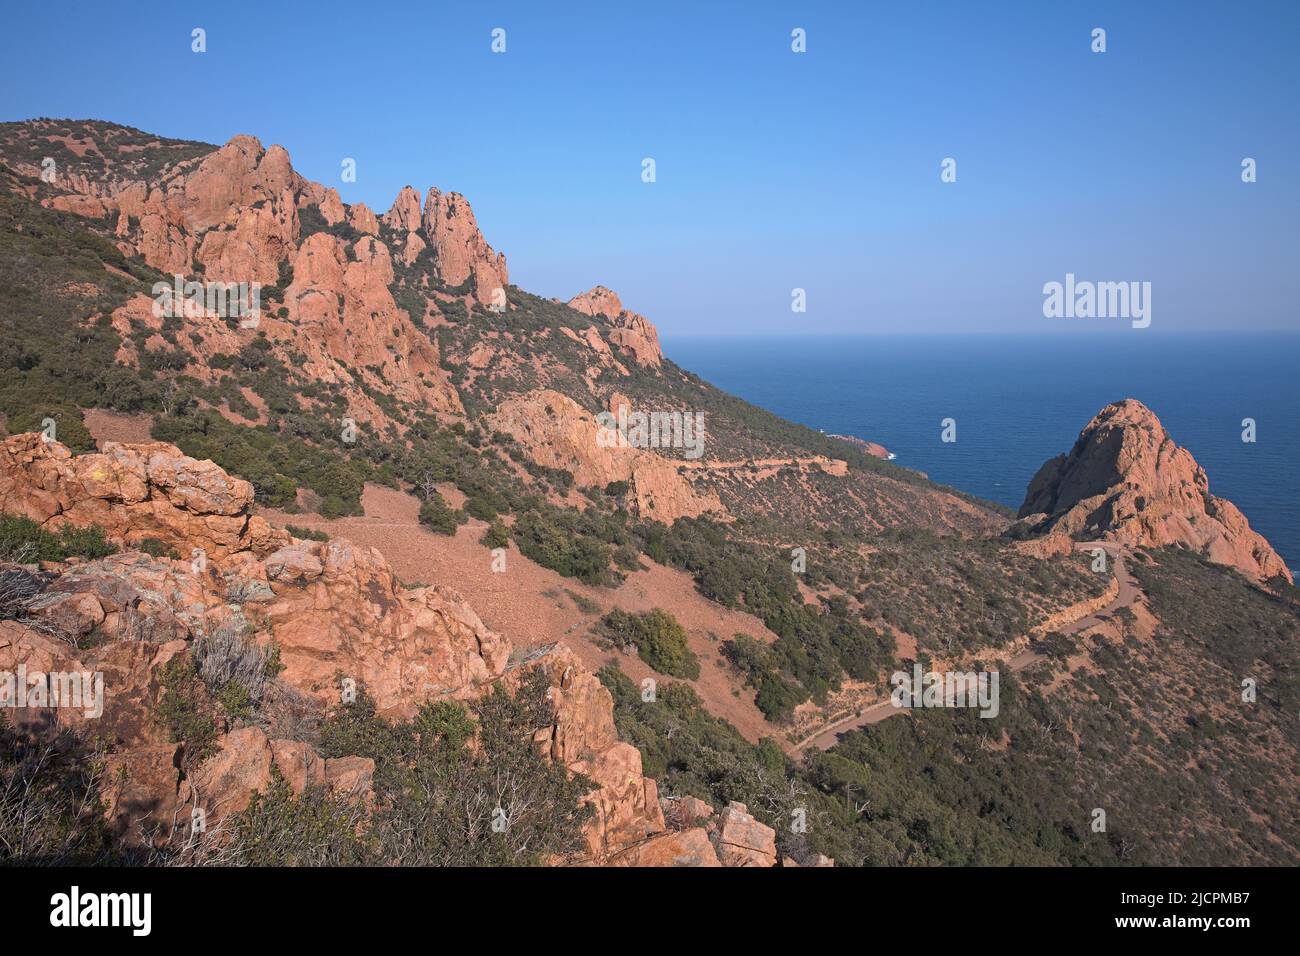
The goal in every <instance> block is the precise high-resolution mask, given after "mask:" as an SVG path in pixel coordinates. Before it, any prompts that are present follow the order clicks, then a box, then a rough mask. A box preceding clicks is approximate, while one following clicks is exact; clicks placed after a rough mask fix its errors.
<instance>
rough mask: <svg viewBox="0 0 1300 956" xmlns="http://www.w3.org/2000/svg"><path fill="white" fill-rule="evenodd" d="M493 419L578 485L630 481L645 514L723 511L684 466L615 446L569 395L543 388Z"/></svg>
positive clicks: (671, 516)
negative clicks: (570, 476) (688, 473)
mask: <svg viewBox="0 0 1300 956" xmlns="http://www.w3.org/2000/svg"><path fill="white" fill-rule="evenodd" d="M492 423H493V427H494V428H496V429H499V430H500V431H503V432H505V433H506V434H509V435H511V436H513V437H514V438H515V439H516V440H517V441H518V442H519V443H520V445H521V446H523V448H524V450H525V451H526V452H527V453H528V454H529V455H530V457H532V459H533V460H534V461H535V462H537V463H538V464H539V465H544V466H546V467H548V468H562V469H564V470H566V471H569V472H571V473H572V474H573V477H574V480H575V481H576V482H577V484H578V485H580V486H584V487H596V488H604V487H605V486H606V485H608V484H609V483H610V482H616V481H626V482H628V484H629V486H630V490H631V499H632V505H633V508H634V510H635V511H636V513H637V514H638V515H641V516H643V517H646V518H652V519H656V520H659V521H663V522H666V523H668V524H671V523H672V522H673V521H675V520H676V519H678V518H680V517H697V516H699V515H702V514H707V513H710V512H713V513H717V514H723V513H725V511H724V508H723V506H722V502H721V500H720V499H719V498H718V497H717V495H716V494H714V493H712V492H708V493H705V492H700V491H697V490H696V489H695V487H694V486H693V485H692V484H691V483H690V481H688V480H687V479H686V477H684V475H683V474H682V472H683V470H684V466H680V465H679V464H678V463H677V462H674V461H672V460H670V459H668V458H664V457H662V456H660V455H657V454H654V453H653V452H651V451H647V450H644V449H641V448H631V447H618V446H617V445H611V443H610V442H609V441H608V440H606V439H605V438H603V437H602V426H601V425H600V423H598V422H597V420H596V417H595V415H594V414H593V413H591V412H588V411H587V410H586V409H585V408H583V407H582V406H581V405H579V404H578V403H577V402H575V401H574V400H573V399H571V398H569V397H568V396H567V395H563V394H561V393H559V392H556V391H552V390H550V389H541V390H538V391H534V392H529V393H528V394H527V395H521V396H518V397H516V398H512V399H509V400H508V401H506V402H504V403H503V404H502V405H501V407H500V408H499V409H498V410H497V412H496V414H495V415H493V416H492ZM606 446H608V447H606Z"/></svg>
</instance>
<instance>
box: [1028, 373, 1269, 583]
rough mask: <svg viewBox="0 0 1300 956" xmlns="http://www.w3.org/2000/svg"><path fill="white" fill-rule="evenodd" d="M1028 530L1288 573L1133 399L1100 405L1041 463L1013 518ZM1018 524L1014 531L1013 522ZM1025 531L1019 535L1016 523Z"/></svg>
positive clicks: (1252, 572) (1260, 574)
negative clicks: (1173, 548) (1069, 443)
mask: <svg viewBox="0 0 1300 956" xmlns="http://www.w3.org/2000/svg"><path fill="white" fill-rule="evenodd" d="M1040 514H1041V515H1043V516H1044V517H1042V518H1040V519H1036V523H1035V524H1034V526H1033V528H1032V529H1030V530H1032V531H1033V532H1034V533H1037V534H1041V533H1043V532H1047V531H1052V532H1059V533H1061V534H1066V535H1069V536H1070V537H1072V538H1074V539H1075V540H1080V541H1082V540H1092V539H1098V538H1102V539H1106V540H1110V541H1118V542H1121V543H1123V544H1127V545H1133V546H1149V547H1161V546H1164V545H1183V546H1186V547H1188V548H1191V549H1192V550H1194V551H1196V552H1198V553H1200V554H1202V555H1204V556H1205V557H1206V558H1208V559H1209V560H1211V561H1215V562H1217V563H1219V564H1226V565H1231V566H1232V567H1235V568H1237V569H1238V570H1240V571H1241V572H1242V573H1243V574H1246V575H1247V576H1249V577H1251V578H1253V579H1266V578H1270V577H1273V576H1274V575H1282V576H1283V577H1284V578H1286V580H1288V581H1291V580H1292V575H1291V571H1290V570H1289V569H1288V568H1287V566H1286V564H1285V563H1284V562H1283V561H1282V559H1281V557H1279V556H1278V554H1277V552H1275V551H1274V550H1273V548H1272V546H1271V545H1270V544H1269V543H1268V542H1267V541H1266V540H1264V538H1263V537H1262V536H1261V535H1259V534H1257V533H1256V532H1254V531H1252V530H1251V528H1250V525H1249V523H1248V522H1247V521H1246V518H1245V516H1244V515H1243V514H1242V513H1241V512H1240V511H1238V510H1237V507H1236V506H1235V505H1233V504H1232V502H1230V501H1227V500H1226V499H1223V498H1216V497H1215V496H1214V495H1212V494H1210V487H1209V479H1208V478H1207V477H1206V474H1205V470H1204V469H1203V468H1201V466H1200V465H1198V464H1197V463H1196V460H1195V459H1194V458H1193V457H1192V455H1191V453H1190V452H1188V451H1187V449H1185V448H1180V447H1179V446H1178V445H1176V444H1175V443H1174V441H1173V439H1172V438H1170V437H1169V433H1168V432H1167V431H1165V429H1164V426H1163V425H1161V424H1160V420H1159V419H1158V418H1156V416H1155V414H1154V413H1152V411H1151V410H1150V409H1149V408H1147V407H1146V406H1145V405H1143V404H1142V403H1141V402H1138V401H1135V400H1134V399H1125V400H1124V401H1122V402H1116V403H1115V404H1113V405H1107V406H1106V407H1105V408H1103V409H1102V410H1101V411H1100V412H1099V413H1098V414H1097V416H1096V417H1095V418H1093V420H1092V421H1091V422H1089V423H1088V425H1087V426H1086V427H1085V428H1084V429H1083V431H1082V432H1080V434H1079V439H1078V441H1076V442H1075V444H1074V447H1073V448H1072V449H1071V450H1070V453H1069V454H1068V455H1060V456H1058V457H1056V458H1053V459H1052V460H1051V461H1048V462H1047V463H1046V464H1044V465H1043V467H1042V468H1040V469H1039V470H1038V473H1037V474H1036V475H1035V476H1034V478H1033V480H1032V481H1031V482H1030V483H1029V490H1028V492H1027V493H1026V495H1025V502H1024V504H1023V505H1021V506H1020V517H1021V518H1022V519H1028V518H1029V517H1030V516H1033V515H1040ZM1018 527H1019V526H1018ZM1019 530H1020V531H1021V532H1023V531H1024V530H1025V529H1024V528H1023V527H1019Z"/></svg>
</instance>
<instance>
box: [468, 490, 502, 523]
mask: <svg viewBox="0 0 1300 956" xmlns="http://www.w3.org/2000/svg"><path fill="white" fill-rule="evenodd" d="M465 513H466V514H468V515H469V516H470V517H471V518H477V519H478V520H479V521H495V520H496V516H497V509H496V508H494V507H492V504H491V502H489V501H487V500H486V499H484V498H480V497H478V496H477V495H474V496H472V497H470V498H467V499H466V500H465Z"/></svg>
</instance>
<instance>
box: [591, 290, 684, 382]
mask: <svg viewBox="0 0 1300 956" xmlns="http://www.w3.org/2000/svg"><path fill="white" fill-rule="evenodd" d="M568 305H569V308H571V309H575V310H577V311H578V312H581V313H582V314H583V315H589V316H591V317H592V318H599V319H603V320H604V322H605V324H606V325H608V326H609V329H610V330H609V333H608V335H609V340H610V342H611V343H613V344H614V345H616V346H618V347H619V348H622V349H625V350H626V351H628V352H631V353H632V357H633V359H635V360H636V362H637V363H638V364H640V365H646V366H650V367H653V368H658V367H659V366H660V365H662V364H663V352H662V350H661V349H660V348H659V332H658V330H657V329H655V327H654V325H653V324H652V323H651V322H650V320H649V319H647V318H646V317H645V316H644V315H638V314H637V313H636V312H629V311H628V310H627V309H625V308H623V303H622V302H621V301H620V300H619V297H618V295H617V294H616V293H614V292H612V291H611V290H609V289H607V288H605V287H604V286H603V285H598V286H596V287H595V288H593V289H589V290H588V291H586V292H584V293H582V294H581V295H576V296H574V297H573V298H572V299H570V300H569V302H568Z"/></svg>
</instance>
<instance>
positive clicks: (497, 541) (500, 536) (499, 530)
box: [480, 521, 510, 548]
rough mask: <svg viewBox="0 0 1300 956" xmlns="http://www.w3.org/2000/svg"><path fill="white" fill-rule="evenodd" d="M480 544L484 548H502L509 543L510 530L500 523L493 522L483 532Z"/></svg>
mask: <svg viewBox="0 0 1300 956" xmlns="http://www.w3.org/2000/svg"><path fill="white" fill-rule="evenodd" d="M480 543H481V544H482V545H483V547H485V548H504V547H505V546H506V545H508V544H509V543H510V529H509V528H507V527H506V526H505V525H503V524H502V523H501V522H500V521H493V522H492V524H491V525H490V526H489V527H488V529H487V530H486V531H484V532H483V537H482V538H481V539H480Z"/></svg>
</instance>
